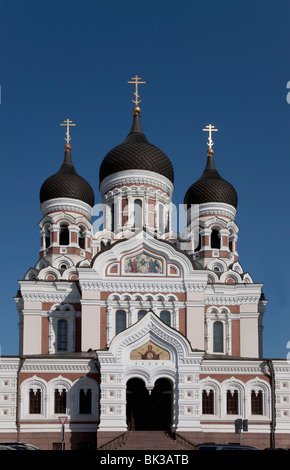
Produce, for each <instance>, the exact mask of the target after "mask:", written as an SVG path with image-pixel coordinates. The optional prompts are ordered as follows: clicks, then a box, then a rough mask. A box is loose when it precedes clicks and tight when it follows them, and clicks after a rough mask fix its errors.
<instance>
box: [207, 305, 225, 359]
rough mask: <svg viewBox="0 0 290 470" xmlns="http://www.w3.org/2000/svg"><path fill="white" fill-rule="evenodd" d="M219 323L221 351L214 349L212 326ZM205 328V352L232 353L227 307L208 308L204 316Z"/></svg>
mask: <svg viewBox="0 0 290 470" xmlns="http://www.w3.org/2000/svg"><path fill="white" fill-rule="evenodd" d="M216 322H220V323H221V324H222V325H223V348H222V351H215V350H214V349H215V348H214V346H215V344H214V328H215V327H214V325H215V323H216ZM205 327H206V335H205V338H206V352H207V353H210V354H211V353H217V354H231V353H232V332H231V331H232V329H231V312H230V310H229V308H228V307H225V306H221V307H209V308H208V309H207V311H206V314H205Z"/></svg>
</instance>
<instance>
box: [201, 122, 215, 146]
mask: <svg viewBox="0 0 290 470" xmlns="http://www.w3.org/2000/svg"><path fill="white" fill-rule="evenodd" d="M205 127H206V128H205V129H202V130H203V131H206V132H208V143H207V145H208V146H209V148H210V149H211V148H212V146H213V140H212V138H211V133H212V132H213V131H218V129H215V128H214V126H212V125H211V124H209V125H208V126H205Z"/></svg>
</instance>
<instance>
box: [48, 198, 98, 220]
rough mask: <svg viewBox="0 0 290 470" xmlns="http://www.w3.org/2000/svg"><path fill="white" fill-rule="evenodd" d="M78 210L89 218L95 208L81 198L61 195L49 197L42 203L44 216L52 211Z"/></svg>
mask: <svg viewBox="0 0 290 470" xmlns="http://www.w3.org/2000/svg"><path fill="white" fill-rule="evenodd" d="M67 211H69V212H70V211H72V212H74V211H76V212H79V213H81V214H83V215H84V216H85V217H86V218H87V219H90V218H91V216H92V213H93V208H92V207H91V206H90V205H89V204H87V203H86V202H83V201H81V200H79V199H71V198H67V197H62V198H61V197H60V198H55V199H49V200H48V201H45V202H43V203H42V204H41V212H42V215H43V217H45V216H46V215H48V214H49V213H50V212H67Z"/></svg>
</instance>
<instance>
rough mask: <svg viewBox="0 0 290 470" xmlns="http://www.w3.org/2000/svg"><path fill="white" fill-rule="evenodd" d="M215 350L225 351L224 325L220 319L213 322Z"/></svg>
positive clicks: (216, 351) (218, 351) (215, 351)
mask: <svg viewBox="0 0 290 470" xmlns="http://www.w3.org/2000/svg"><path fill="white" fill-rule="evenodd" d="M213 352H214V353H222V352H224V326H223V324H222V322H220V321H216V322H214V324H213Z"/></svg>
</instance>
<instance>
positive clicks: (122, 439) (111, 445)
mask: <svg viewBox="0 0 290 470" xmlns="http://www.w3.org/2000/svg"><path fill="white" fill-rule="evenodd" d="M126 440H127V432H124V433H123V434H120V435H119V436H117V437H114V439H112V440H111V441H109V442H106V444H103V445H102V446H100V447H98V448H97V450H115V449H117V448H118V447H120V446H122V445H124V444H125V443H126Z"/></svg>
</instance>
